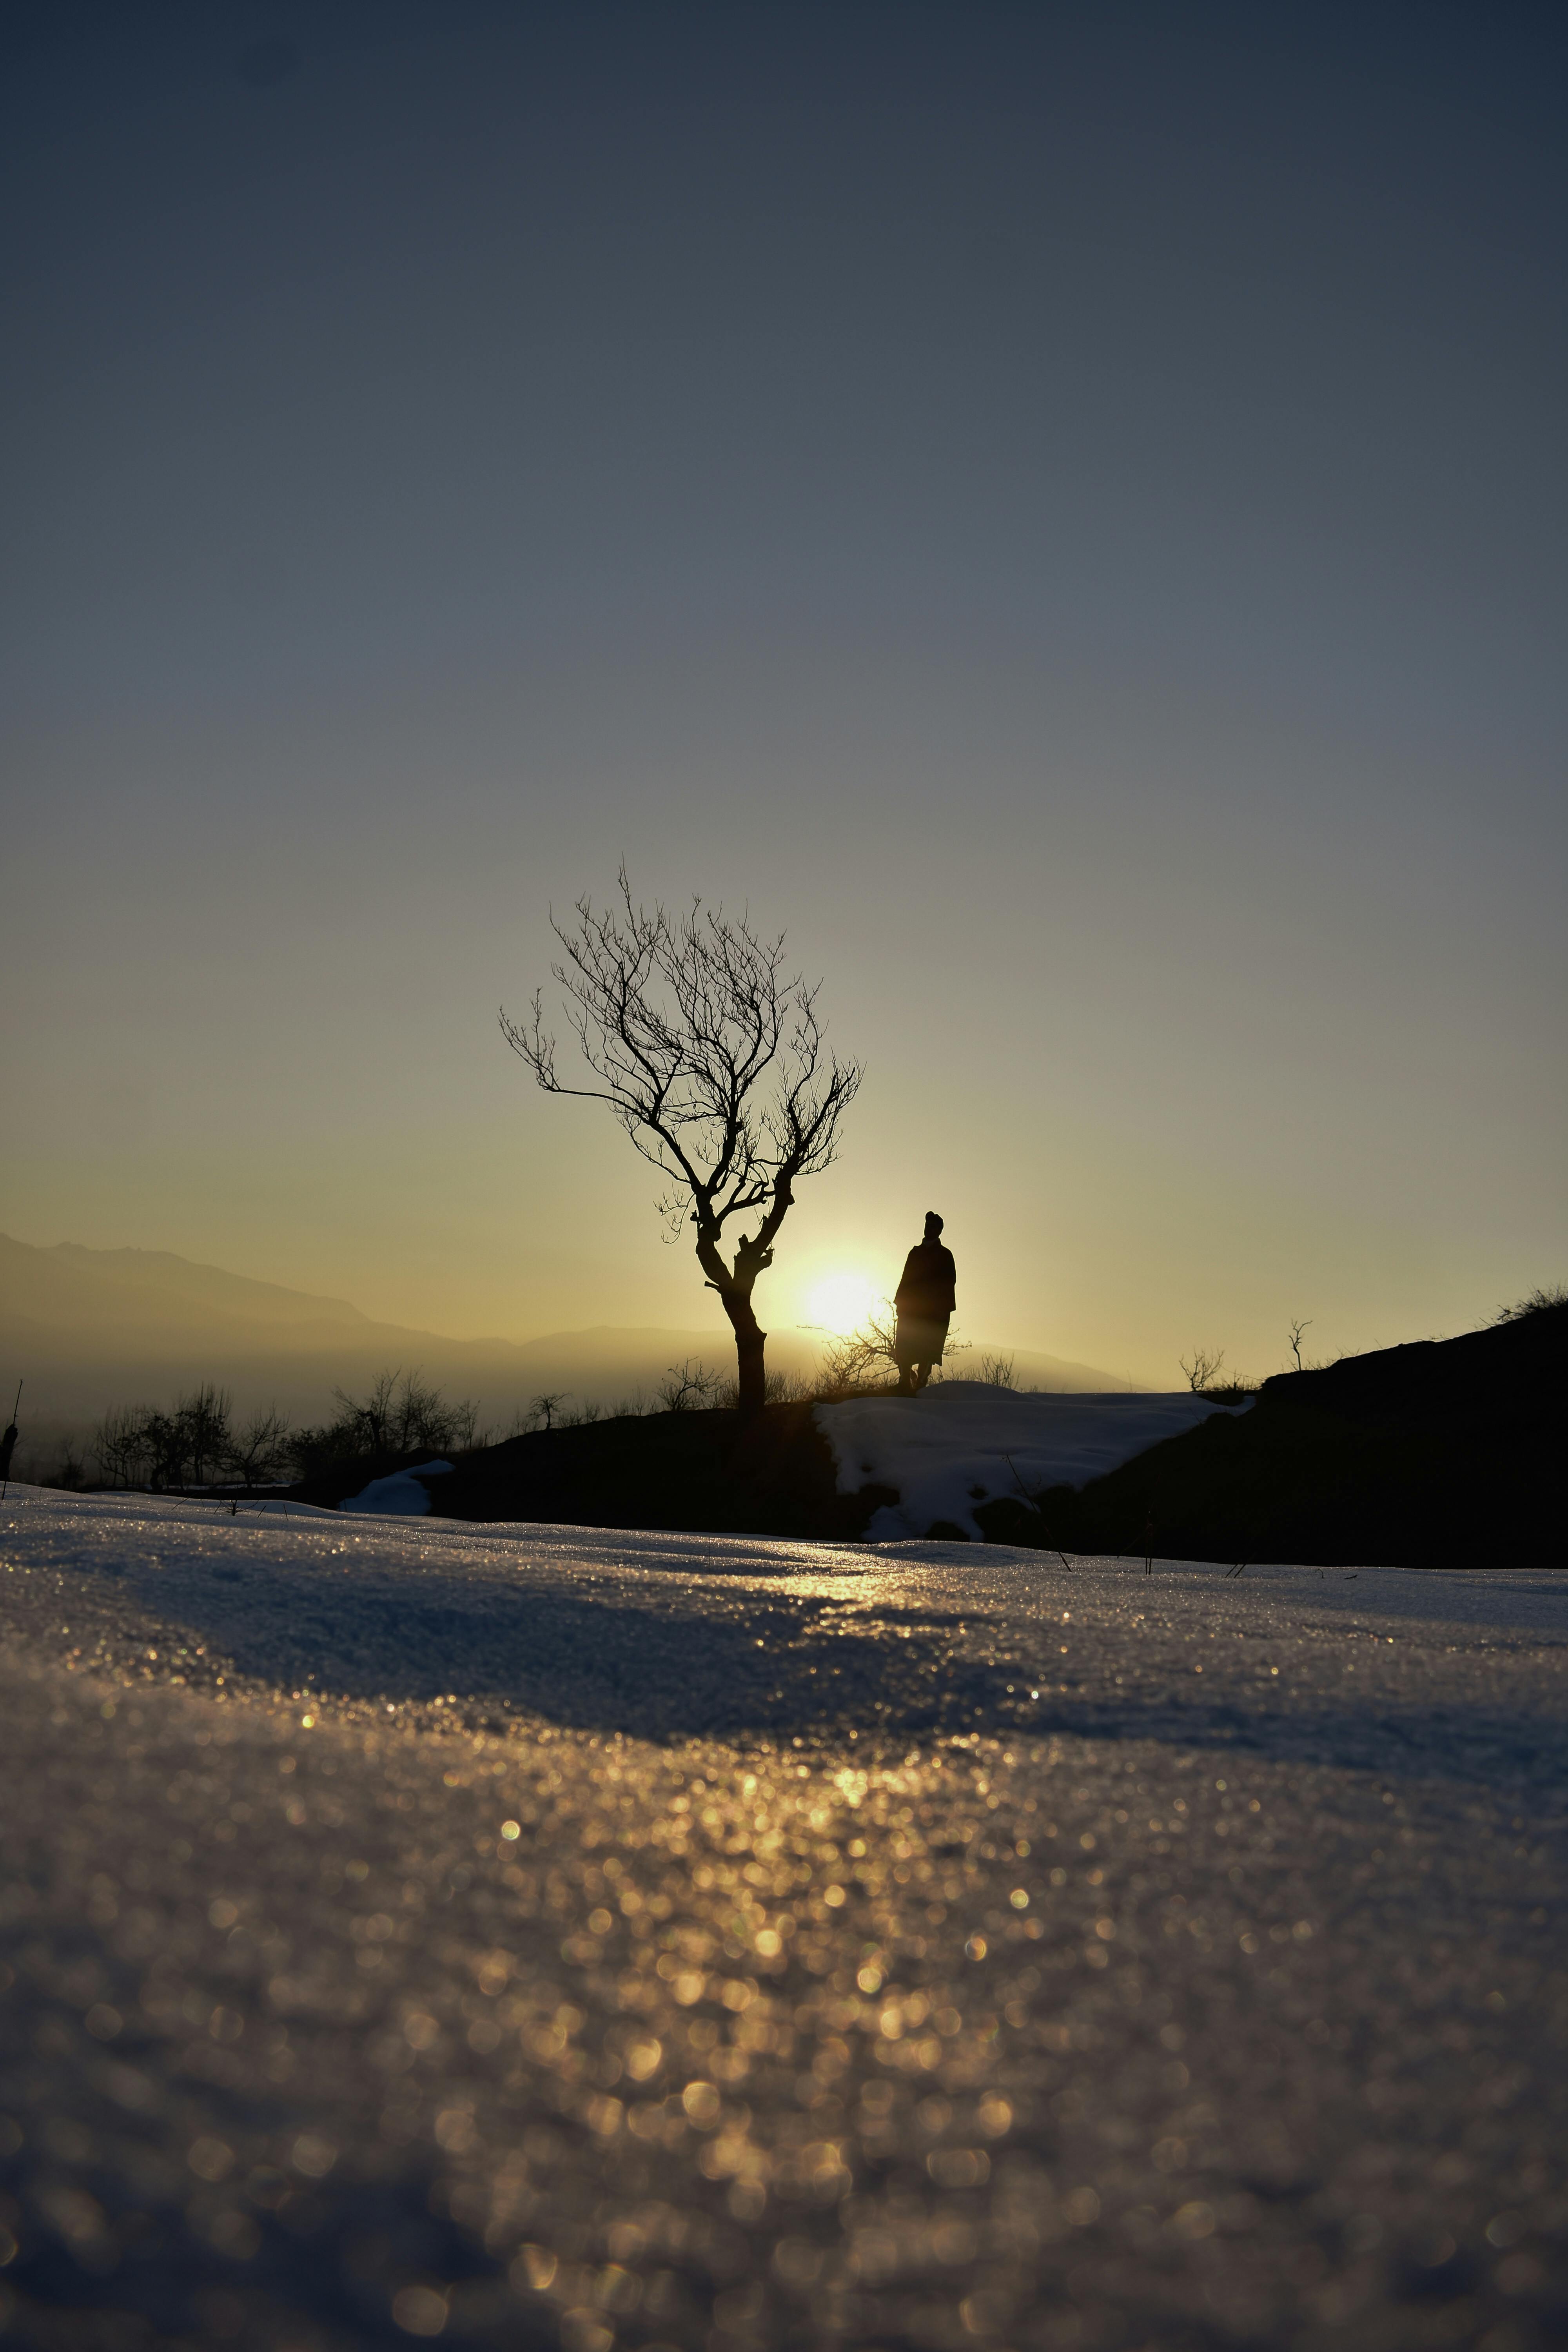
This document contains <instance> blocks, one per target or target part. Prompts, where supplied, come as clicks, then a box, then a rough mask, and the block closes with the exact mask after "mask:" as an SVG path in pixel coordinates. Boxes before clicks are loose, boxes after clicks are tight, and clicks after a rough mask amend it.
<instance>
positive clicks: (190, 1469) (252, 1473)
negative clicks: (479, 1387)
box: [92, 1369, 488, 1488]
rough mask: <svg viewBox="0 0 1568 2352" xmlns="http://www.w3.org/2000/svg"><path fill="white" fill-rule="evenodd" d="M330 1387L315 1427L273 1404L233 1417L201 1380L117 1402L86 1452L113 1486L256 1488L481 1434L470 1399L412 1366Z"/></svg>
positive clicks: (461, 1446)
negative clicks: (328, 1404)
mask: <svg viewBox="0 0 1568 2352" xmlns="http://www.w3.org/2000/svg"><path fill="white" fill-rule="evenodd" d="M332 1394H333V1398H334V1400H335V1402H336V1403H337V1407H338V1411H337V1412H336V1414H335V1415H334V1416H333V1418H332V1419H331V1421H328V1422H323V1423H321V1424H320V1425H319V1426H317V1427H313V1428H311V1427H300V1426H299V1425H297V1424H296V1423H292V1422H290V1421H289V1418H288V1416H287V1415H286V1414H284V1413H282V1412H279V1410H278V1408H277V1406H276V1405H268V1406H267V1407H265V1408H264V1409H262V1410H261V1411H258V1412H253V1413H251V1414H250V1416H249V1417H248V1419H247V1420H245V1421H237V1420H236V1418H235V1414H234V1407H233V1402H232V1400H231V1398H230V1396H229V1393H228V1391H227V1390H226V1389H223V1388H218V1387H216V1386H215V1385H214V1384H213V1383H212V1382H211V1381H206V1382H204V1383H203V1385H202V1386H201V1387H199V1388H195V1389H193V1390H191V1391H188V1393H186V1394H185V1395H184V1396H180V1397H176V1398H175V1400H174V1403H173V1404H172V1405H169V1406H167V1407H164V1406H162V1405H148V1404H132V1405H121V1406H119V1407H117V1408H116V1410H115V1411H113V1412H108V1413H106V1414H105V1415H104V1417H103V1419H102V1420H101V1421H100V1423H99V1424H98V1427H97V1429H96V1430H95V1431H94V1433H93V1440H92V1451H93V1454H94V1455H95V1456H96V1459H97V1463H98V1467H99V1471H100V1475H101V1476H102V1477H103V1478H104V1479H105V1480H106V1481H107V1482H108V1484H110V1486H151V1487H153V1488H165V1487H179V1486H214V1485H216V1484H218V1483H220V1482H222V1483H225V1484H227V1483H230V1482H233V1483H235V1484H237V1485H241V1486H264V1485H266V1484H268V1482H269V1481H272V1480H276V1479H279V1478H281V1477H292V1478H308V1477H312V1476H314V1475H318V1474H319V1473H320V1472H321V1471H322V1470H326V1469H329V1468H330V1467H331V1466H332V1465H334V1464H336V1463H340V1462H361V1461H365V1460H368V1459H371V1458H373V1457H377V1456H380V1455H384V1454H413V1453H416V1452H420V1451H423V1450H425V1449H426V1448H429V1449H432V1450H434V1451H437V1452H441V1453H447V1452H450V1451H453V1450H457V1451H464V1450H466V1449H467V1448H468V1447H469V1446H471V1445H473V1444H475V1443H476V1442H482V1441H481V1438H480V1432H479V1409H478V1407H477V1406H476V1405H475V1404H474V1403H473V1402H472V1401H471V1400H470V1399H468V1398H461V1399H457V1400H454V1399H451V1398H447V1397H444V1396H443V1395H442V1393H441V1391H440V1390H439V1389H435V1388H431V1387H429V1386H427V1384H426V1382H425V1381H423V1380H422V1379H421V1378H420V1376H419V1374H418V1372H417V1371H413V1372H405V1371H403V1370H401V1369H398V1370H393V1371H386V1372H383V1373H382V1374H381V1375H380V1377H379V1378H378V1379H377V1380H375V1381H373V1382H372V1383H371V1386H370V1389H369V1390H368V1391H367V1392H366V1394H365V1395H364V1396H363V1397H352V1396H349V1395H348V1394H347V1393H346V1392H345V1391H343V1390H342V1389H334V1390H333V1391H332ZM485 1434H488V1433H485Z"/></svg>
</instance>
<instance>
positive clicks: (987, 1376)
mask: <svg viewBox="0 0 1568 2352" xmlns="http://www.w3.org/2000/svg"><path fill="white" fill-rule="evenodd" d="M980 1377H981V1379H982V1381H984V1384H985V1386H986V1387H987V1388H989V1389H1016V1387H1017V1385H1018V1366H1017V1359H1016V1357H1015V1356H982V1357H981V1359H980Z"/></svg>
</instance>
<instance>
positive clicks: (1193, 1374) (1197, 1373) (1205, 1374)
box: [1176, 1348, 1225, 1396]
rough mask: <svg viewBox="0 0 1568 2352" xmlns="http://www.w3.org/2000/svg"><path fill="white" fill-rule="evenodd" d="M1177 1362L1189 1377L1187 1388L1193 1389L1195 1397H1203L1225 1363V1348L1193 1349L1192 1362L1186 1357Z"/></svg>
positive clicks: (1178, 1359) (1178, 1358) (1179, 1357)
mask: <svg viewBox="0 0 1568 2352" xmlns="http://www.w3.org/2000/svg"><path fill="white" fill-rule="evenodd" d="M1176 1361H1177V1362H1178V1363H1179V1364H1180V1366H1181V1368H1182V1370H1183V1371H1184V1372H1185V1374H1186V1376H1187V1386H1188V1387H1189V1388H1190V1389H1191V1391H1192V1392H1193V1394H1194V1396H1201V1395H1202V1394H1203V1392H1204V1391H1205V1389H1206V1388H1207V1387H1208V1386H1209V1384H1210V1382H1211V1381H1213V1380H1214V1379H1215V1375H1216V1374H1217V1372H1218V1370H1219V1368H1220V1366H1221V1365H1222V1364H1223V1363H1224V1361H1225V1349H1223V1348H1220V1349H1212V1348H1194V1349H1193V1353H1192V1360H1191V1362H1189V1361H1188V1360H1187V1358H1186V1357H1185V1356H1178V1357H1177V1359H1176Z"/></svg>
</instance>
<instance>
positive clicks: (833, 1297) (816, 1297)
mask: <svg viewBox="0 0 1568 2352" xmlns="http://www.w3.org/2000/svg"><path fill="white" fill-rule="evenodd" d="M880 1304H881V1293H880V1292H879V1290H878V1288H877V1286H876V1284H875V1283H874V1282H872V1281H870V1280H869V1279H868V1277H867V1276H865V1275H863V1274H850V1273H842V1272H841V1273H838V1274H826V1275H824V1276H823V1277H822V1279H821V1281H820V1282H816V1283H814V1284H813V1285H812V1286H811V1288H810V1289H809V1290H808V1291H807V1293H806V1295H805V1322H806V1323H807V1325H808V1326H810V1327H811V1328H814V1329H816V1330H821V1331H836V1332H838V1333H839V1334H841V1335H842V1334H844V1333H847V1332H849V1331H858V1329H859V1328H860V1326H861V1324H862V1323H864V1321H865V1320H866V1318H867V1316H868V1315H869V1314H870V1313H871V1312H872V1311H873V1309H874V1308H875V1307H879V1305H880Z"/></svg>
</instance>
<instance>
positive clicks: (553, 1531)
mask: <svg viewBox="0 0 1568 2352" xmlns="http://www.w3.org/2000/svg"><path fill="white" fill-rule="evenodd" d="M1565 1682H1568V1577H1563V1576H1552V1575H1516V1574H1509V1575H1504V1576H1489V1575H1486V1574H1484V1573H1474V1574H1466V1575H1460V1576H1450V1575H1442V1576H1438V1575H1422V1574H1419V1573H1417V1572H1415V1571H1410V1570H1390V1569H1382V1570H1361V1571H1359V1572H1358V1571H1354V1570H1349V1571H1345V1570H1331V1571H1329V1572H1327V1573H1321V1572H1320V1571H1318V1570H1306V1569H1302V1568H1299V1567H1296V1568H1292V1567H1289V1566H1281V1567H1275V1568H1268V1569H1254V1570H1249V1571H1248V1573H1247V1575H1246V1576H1245V1577H1243V1578H1241V1579H1228V1578H1227V1577H1226V1574H1225V1571H1224V1570H1222V1569H1219V1568H1215V1567H1208V1566H1204V1565H1201V1564H1194V1563H1181V1562H1171V1561H1162V1562H1157V1563H1156V1565H1155V1568H1154V1570H1153V1572H1152V1574H1148V1575H1146V1574H1144V1573H1143V1571H1142V1565H1141V1563H1138V1562H1134V1561H1126V1560H1122V1561H1118V1560H1110V1559H1076V1558H1075V1559H1070V1560H1069V1561H1068V1563H1066V1564H1064V1563H1062V1562H1061V1561H1059V1560H1057V1559H1053V1558H1052V1557H1050V1556H1048V1555H1043V1554H1040V1553H1037V1552H1017V1551H1012V1550H1007V1549H1002V1548H1000V1547H995V1546H990V1545H985V1544H975V1543H969V1544H959V1543H952V1544H942V1543H927V1542H902V1543H889V1544H856V1545H816V1544H805V1543H790V1542H781V1541H771V1540H766V1539H761V1538H755V1539H749V1538H723V1537H683V1536H679V1535H663V1534H658V1535H638V1534H635V1533H627V1532H624V1531H620V1530H602V1531H596V1530H594V1529H584V1528H552V1527H510V1528H509V1527H492V1526H483V1527H480V1526H474V1525H469V1524H465V1523H462V1522H456V1521H445V1520H433V1519H430V1518H425V1517H418V1518H410V1517H397V1516H387V1517H377V1516H374V1515H373V1514H370V1513H362V1514H360V1515H357V1516H354V1515H351V1516H348V1517H345V1516H343V1515H342V1514H341V1513H338V1512H314V1511H311V1512H306V1511H301V1510H300V1508H299V1507H297V1506H295V1507H288V1506H284V1507H279V1506H277V1505H273V1506H272V1507H267V1508H263V1509H251V1508H242V1509H241V1510H239V1511H238V1512H237V1513H229V1512H227V1511H223V1510H219V1509H216V1508H214V1507H210V1506H203V1505H200V1504H196V1503H194V1502H183V1501H172V1500H158V1499H150V1498H148V1497H145V1496H118V1497H113V1496H102V1497H79V1496H62V1495H58V1494H46V1493H43V1492H41V1491H39V1490H37V1489H26V1488H24V1489H21V1490H17V1489H16V1488H13V1490H12V1493H11V1496H10V1497H9V1498H8V1502H7V1504H6V1506H5V1507H4V1508H0V1785H3V1786H4V1788H5V1791H6V1801H5V1805H3V1806H0V1986H3V1987H4V1988H5V2000H4V2001H0V2078H3V2080H4V2083H5V2092H4V2100H3V2105H4V2114H3V2115H0V2230H3V2231H4V2233H5V2234H4V2236H3V2237H0V2255H3V2256H4V2257H5V2261H4V2264H3V2266H0V2336H3V2338H4V2340H5V2342H6V2343H11V2342H16V2344H18V2345H20V2346H25V2347H34V2346H37V2347H40V2352H75V2347H76V2346H78V2345H84V2346H85V2345H93V2346H98V2345H103V2346H110V2345H114V2346H119V2345H121V2344H124V2345H132V2344H136V2345H153V2344H164V2343H179V2344H189V2345H198V2344H199V2345H201V2346H202V2347H204V2352H205V2347H206V2346H208V2345H212V2346H214V2347H218V2346H221V2347H225V2352H277V2347H279V2346H299V2347H319V2352H358V2347H366V2346H372V2345H374V2346H378V2347H379V2346H383V2345H384V2346H388V2347H390V2346H392V2345H394V2344H398V2343H405V2342H407V2341H409V2340H410V2339H417V2338H421V2337H425V2338H435V2337H439V2338H441V2339H442V2341H443V2343H445V2344H449V2345H451V2346H452V2347H454V2352H516V2347H519V2346H521V2345H528V2346H540V2347H563V2352H645V2347H654V2346H658V2347H671V2352H731V2347H733V2352H775V2347H777V2352H784V2347H795V2346H803V2345H812V2346H815V2345H818V2344H822V2345H829V2344H855V2345H860V2344H866V2345H870V2344H879V2345H892V2344H898V2345H907V2346H910V2347H914V2348H915V2352H1008V2347H1013V2348H1014V2352H1018V2347H1025V2348H1026V2352H1081V2347H1086V2346H1087V2347H1095V2352H1135V2347H1145V2346H1151V2345H1160V2346H1166V2345H1200V2344H1201V2345H1213V2346H1219V2345H1226V2346H1237V2345H1246V2346H1247V2347H1252V2352H1330V2347H1335V2346H1339V2345H1346V2346H1350V2345H1353V2346H1356V2347H1362V2346H1365V2347H1376V2352H1459V2347H1471V2346H1475V2347H1482V2346H1484V2347H1487V2352H1555V2347H1556V2346H1557V2345H1558V2344H1560V2343H1561V2341H1562V2317H1563V2311H1564V2310H1565V2309H1568V2255H1565V2247H1568V2200H1565V2199H1564V2196H1563V2190H1562V2187H1561V2178H1560V2173H1561V2168H1560V2167H1559V2166H1558V2165H1557V2164H1556V2162H1555V2160H1554V2158H1553V2155H1552V2151H1553V2150H1555V2149H1560V2148H1561V2147H1563V2145H1564V2144H1568V2078H1565V2074H1564V2069H1563V2064H1562V2057H1561V2043H1562V2040H1563V2016H1564V2010H1563V1968H1562V1958H1561V1925H1562V1920H1563V1916H1564V1908H1565V1906H1568V1805H1565V1799H1564V1790H1565V1788H1568V1730H1565V1726H1568V1705H1565V1704H1564V1685H1565Z"/></svg>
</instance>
